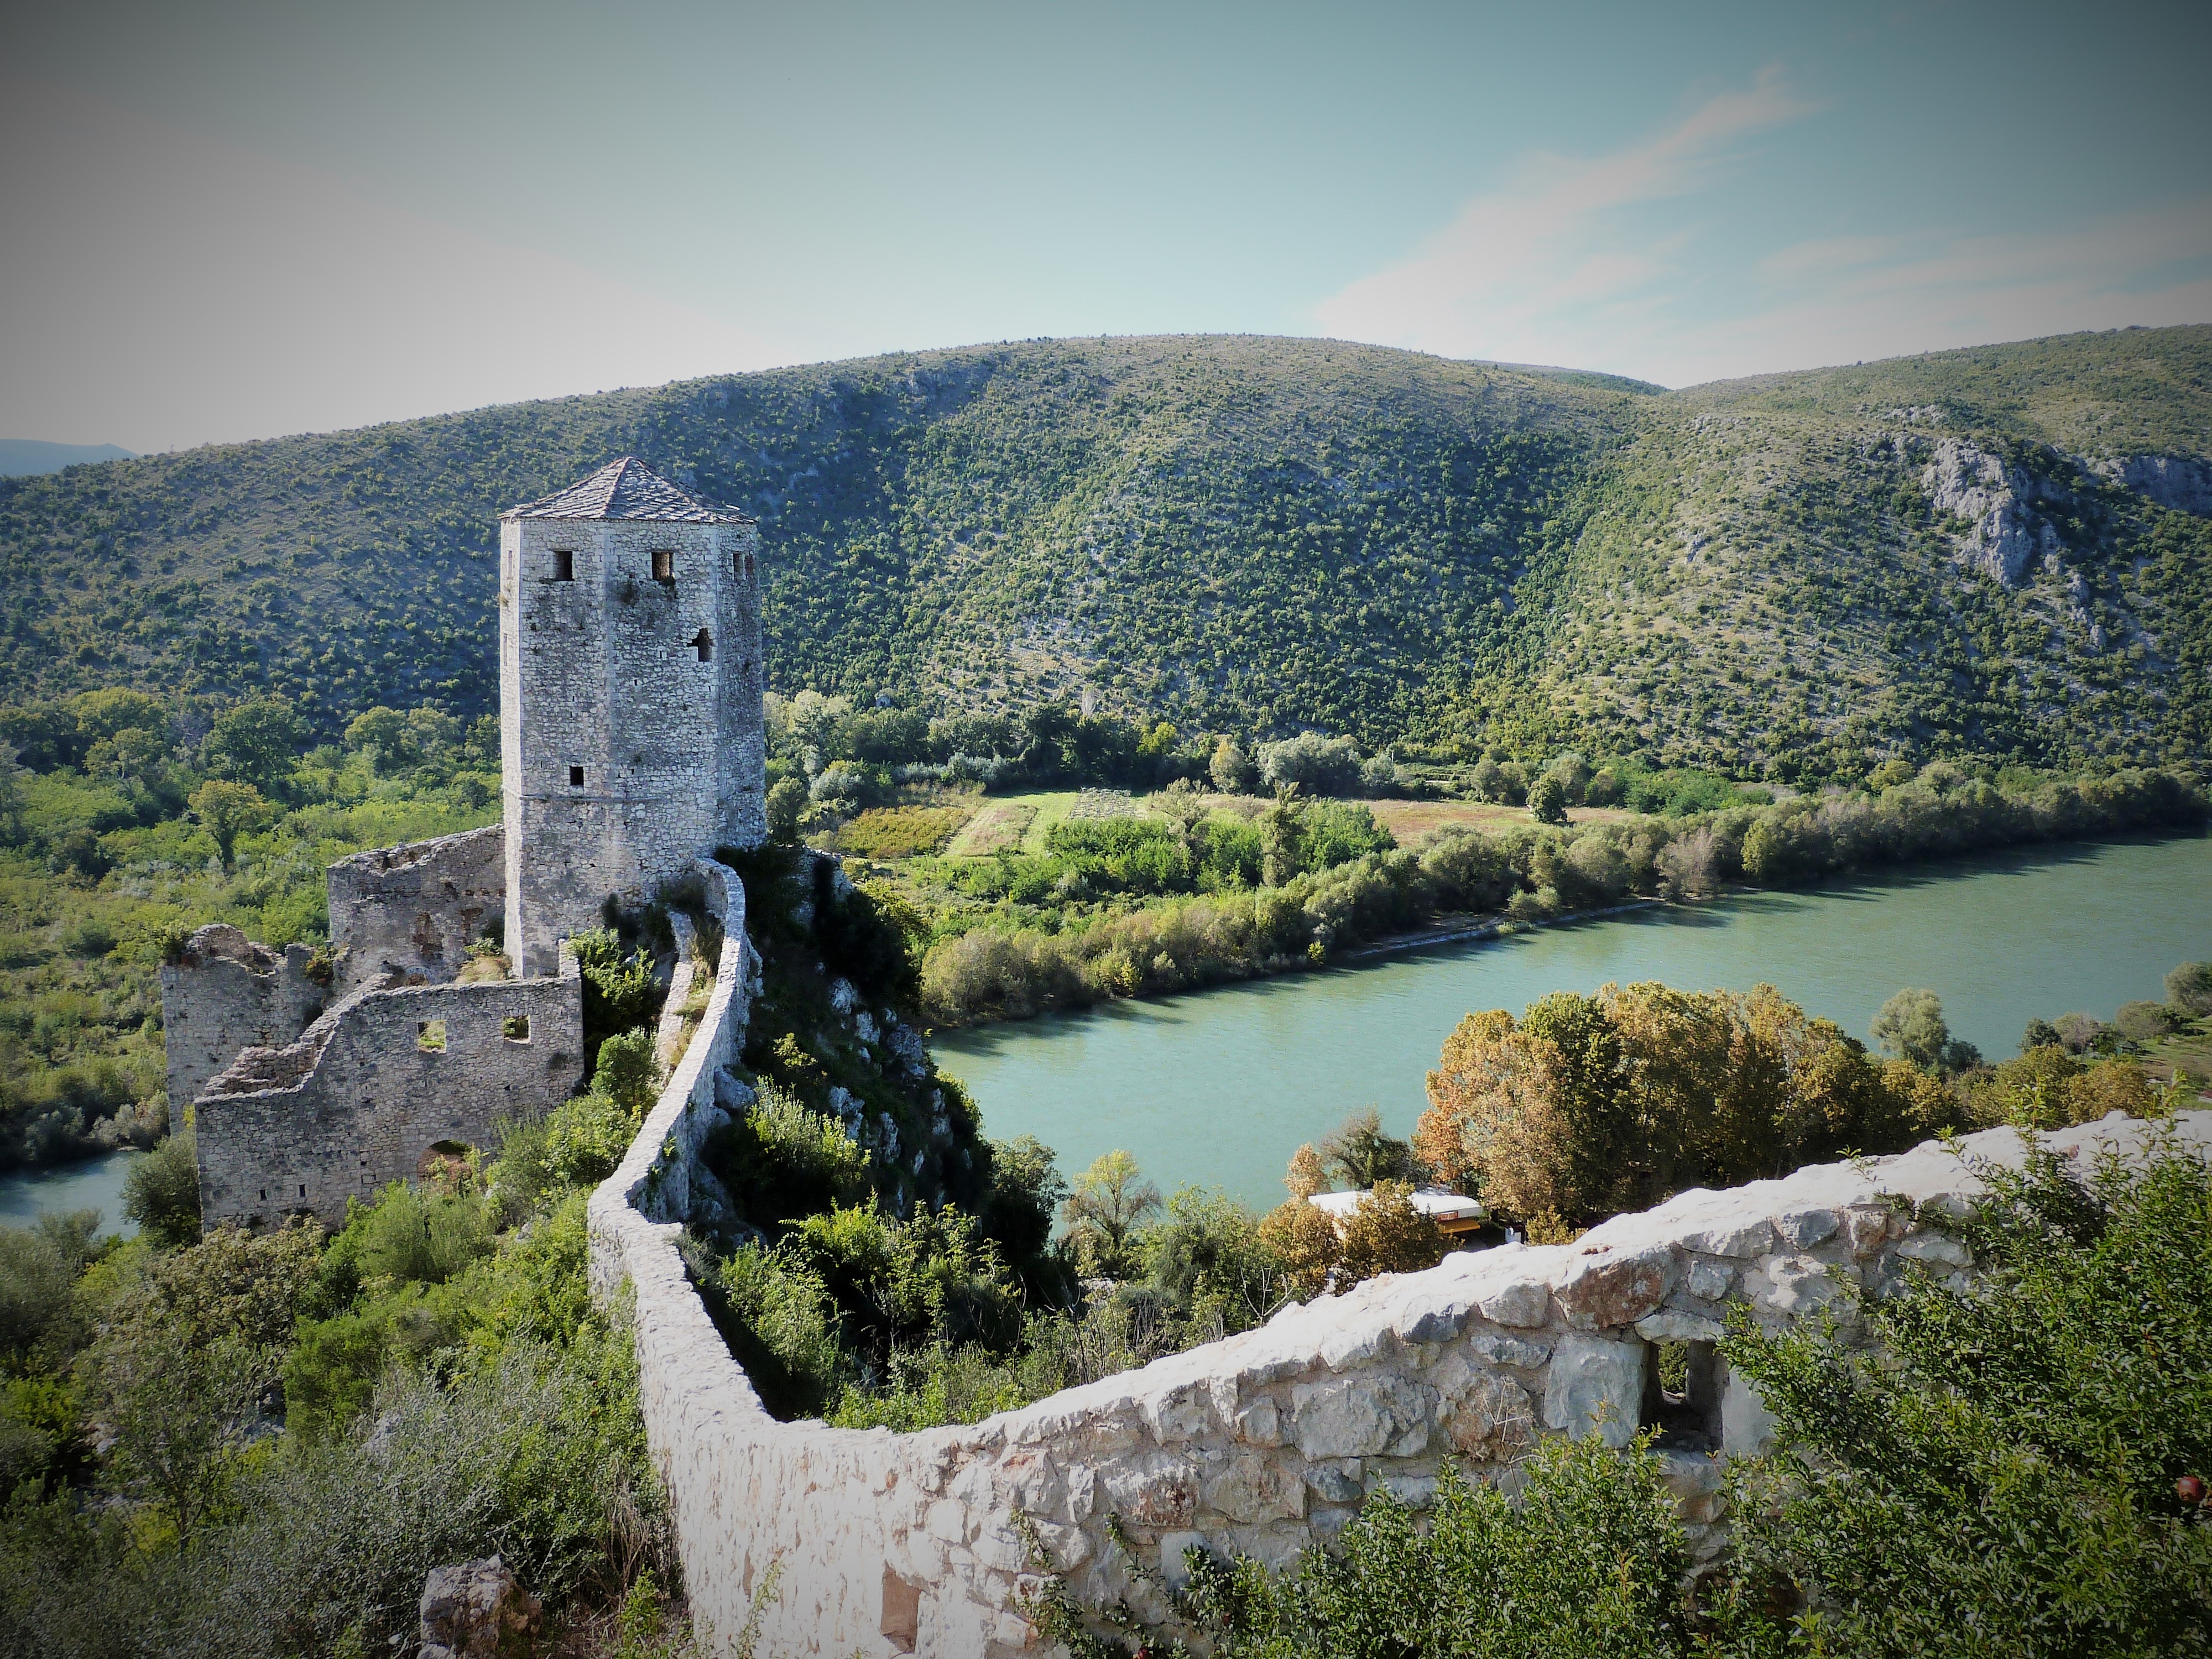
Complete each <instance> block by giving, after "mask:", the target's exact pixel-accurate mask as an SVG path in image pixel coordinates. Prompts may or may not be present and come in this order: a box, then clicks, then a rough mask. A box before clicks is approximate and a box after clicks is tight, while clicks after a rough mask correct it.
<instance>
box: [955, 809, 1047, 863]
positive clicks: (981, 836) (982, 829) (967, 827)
mask: <svg viewBox="0 0 2212 1659" xmlns="http://www.w3.org/2000/svg"><path fill="white" fill-rule="evenodd" d="M1034 817H1036V804H1035V803H1034V802H1032V801H1026V800H993V801H986V802H984V803H983V806H982V810H981V811H979V812H977V813H976V814H975V817H971V818H969V820H968V822H967V823H964V824H963V825H962V826H961V827H960V832H959V833H958V834H957V835H956V836H953V837H952V840H951V842H950V843H948V844H947V845H946V847H945V855H946V856H947V857H948V858H956V859H967V858H988V857H989V856H990V855H991V854H994V853H1012V852H1016V851H1018V850H1019V849H1020V848H1021V844H1022V837H1023V836H1024V835H1025V834H1026V833H1027V832H1028V829H1029V827H1030V819H1032V818H1034Z"/></svg>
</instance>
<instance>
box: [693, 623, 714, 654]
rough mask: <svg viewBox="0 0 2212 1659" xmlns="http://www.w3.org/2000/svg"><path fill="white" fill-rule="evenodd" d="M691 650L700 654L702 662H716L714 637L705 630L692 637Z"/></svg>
mask: <svg viewBox="0 0 2212 1659" xmlns="http://www.w3.org/2000/svg"><path fill="white" fill-rule="evenodd" d="M691 648H692V649H693V650H695V651H696V652H697V653H699V660H700V661H701V662H712V661H714V635H712V634H709V633H708V631H707V630H706V629H703V628H702V629H700V630H699V631H698V632H697V633H696V634H694V635H692V636H691Z"/></svg>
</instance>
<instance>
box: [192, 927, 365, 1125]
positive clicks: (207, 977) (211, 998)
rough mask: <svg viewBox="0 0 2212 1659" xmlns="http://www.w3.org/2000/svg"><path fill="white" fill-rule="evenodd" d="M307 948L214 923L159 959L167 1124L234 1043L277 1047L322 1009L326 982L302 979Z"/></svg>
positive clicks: (234, 1049)
mask: <svg viewBox="0 0 2212 1659" xmlns="http://www.w3.org/2000/svg"><path fill="white" fill-rule="evenodd" d="M312 956H313V952H312V951H309V950H308V949H307V946H306V945H288V946H286V947H285V948H284V949H283V950H282V951H273V950H271V949H270V948H269V947H268V946H267V945H256V944H254V943H253V942H252V940H250V939H247V938H246V935H245V934H244V933H240V931H239V930H238V929H237V928H235V927H231V926H230V925H229V924H228V923H227V922H213V923H210V925H209V926H207V927H203V928H201V929H199V931H198V932H197V933H194V934H193V935H192V936H191V939H190V940H189V941H188V942H187V943H186V945H185V949H184V951H183V953H182V955H180V956H179V958H178V959H177V960H176V961H175V962H173V963H163V964H162V966H161V1020H162V1025H163V1037H164V1044H163V1046H164V1048H166V1050H167V1068H168V1084H169V1127H171V1128H178V1127H181V1126H182V1125H183V1123H184V1121H185V1107H187V1106H189V1105H190V1104H191V1103H192V1102H193V1101H195V1100H197V1098H198V1097H199V1096H200V1092H201V1091H203V1090H204V1089H205V1088H206V1087H207V1085H208V1083H209V1081H210V1079H213V1078H214V1077H215V1076H216V1073H219V1072H221V1071H222V1069H223V1068H224V1067H225V1066H228V1065H229V1064H230V1062H231V1061H232V1060H234V1059H235V1058H236V1057H237V1054H238V1052H239V1050H240V1049H241V1048H251V1047H261V1048H281V1047H283V1045H284V1044H286V1043H289V1042H291V1041H292V1039H293V1038H295V1037H296V1036H299V1035H300V1033H301V1031H302V1030H305V1029H306V1028H307V1023H308V1022H309V1021H310V1020H312V1019H313V1018H315V1017H316V1016H317V1015H318V1014H319V1013H321V1012H322V1011H323V1006H324V1003H325V997H326V991H325V987H322V986H319V985H317V984H315V983H314V982H313V981H311V980H309V979H308V977H307V963H308V961H309V958H310V957H312Z"/></svg>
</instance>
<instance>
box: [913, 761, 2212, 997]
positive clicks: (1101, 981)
mask: <svg viewBox="0 0 2212 1659" xmlns="http://www.w3.org/2000/svg"><path fill="white" fill-rule="evenodd" d="M2207 812H2208V803H2207V800H2206V797H2205V794H2204V792H2203V787H2202V786H2201V785H2199V784H2198V783H2197V781H2195V780H2194V779H2193V778H2191V777H2190V776H2188V775H2185V774H2182V773H2179V772H2175V771H2170V770H2166V769H2152V770H2145V771H2135V770H2129V771H2121V772H2115V773H2112V774H2111V775H2106V776H2101V777H2087V778H2081V779H2077V780H2073V781H2046V782H2043V783H2041V784H2039V785H2036V786H2035V787H2033V788H2031V789H2025V790H2008V789H2004V788H2001V787H1998V786H1996V785H1995V784H1992V783H1990V782H1989V781H1986V780H1983V779H1978V778H1972V777H1969V776H1967V775H1965V774H1964V773H1962V772H1960V770H1959V769H1956V768H1954V767H1952V766H1950V765H1949V764H1948V763H1943V762H1937V763H1934V764H1932V765H1930V766H1929V767H1927V768H1925V769H1923V770H1922V771H1921V772H1920V773H1919V774H1918V775H1917V776H1914V777H1912V778H1911V779H1910V780H1909V781H1903V782H1893V783H1890V784H1888V786H1887V787H1883V788H1881V789H1880V790H1879V791H1878V792H1869V793H1857V794H1850V795H1840V794H1839V795H1836V796H1828V797H1822V798H1820V799H1802V800H1793V801H1786V802H1784V803H1781V804H1779V805H1769V806H1762V807H1735V808H1731V809H1729V810H1727V811H1721V812H1717V813H1710V814H1694V815H1692V816H1690V817H1685V818H1680V819H1671V820H1670V819H1659V818H1644V819H1638V820H1635V821H1632V822H1630V823H1590V824H1583V825H1578V826H1575V827H1572V828H1570V829H1561V828H1556V827H1542V826H1534V825H1532V826H1531V827H1529V828H1528V829H1518V830H1515V831H1513V832H1510V833H1509V834H1504V835H1488V834H1484V833H1480V832H1477V831H1474V830H1468V829H1446V830H1443V831H1439V832H1437V834H1435V835H1433V836H1431V837H1430V838H1429V839H1428V840H1427V841H1426V842H1424V843H1423V844H1422V845H1421V846H1420V847H1419V848H1416V849H1404V848H1395V849H1390V850H1384V851H1376V852H1370V853H1366V854H1361V855H1359V856H1358V857H1355V858H1353V859H1351V860H1348V861H1346V862H1342V863H1340V864H1337V865H1335V866H1333V867H1328V868H1322V869H1309V868H1299V869H1286V870H1283V871H1279V872H1278V874H1277V877H1276V878H1275V879H1274V880H1273V881H1268V882H1264V883H1263V884H1262V885H1261V886H1260V887H1257V888H1255V889H1250V890H1238V891H1224V892H1217V893H1213V894H1209V895H1205V896H1197V897H1192V898H1186V899H1168V900H1165V901H1164V902H1158V903H1154V904H1152V905H1150V906H1147V907H1146V908H1140V909H1131V910H1126V911H1121V912H1119V913H1109V914H1103V915H1082V916H1077V917H1073V918H1072V919H1070V920H1069V921H1067V922H1066V925H1065V926H1064V927H1061V928H1060V930H1059V931H1048V930H1046V929H1044V928H1041V927H1019V926H1014V927H1007V926H1003V925H996V924H994V921H993V920H992V919H989V918H986V919H984V920H982V921H980V922H978V923H976V924H975V925H974V926H972V927H969V929H968V930H967V931H966V932H964V933H961V934H960V935H959V936H958V937H957V938H954V939H946V940H943V941H941V942H939V943H937V944H934V945H932V946H931V947H930V949H929V951H928V953H927V958H926V959H925V961H924V963H923V964H922V988H923V997H924V1002H925V1006H926V1007H927V1012H928V1014H929V1016H930V1018H932V1019H933V1021H935V1022H936V1023H937V1024H942V1025H961V1024H972V1023H974V1022H975V1021H978V1020H986V1019H997V1018H1026V1017H1027V1016H1029V1015H1030V1014H1034V1013H1036V1012H1041V1011H1042V1010H1044V1009H1047V1008H1054V1007H1074V1006H1085V1005H1087V1004H1089V1003H1092V1002H1097V1001H1102V1000H1107V999H1109V998H1113V997H1126V996H1146V995H1163V994H1169V993H1172V992H1176V991H1182V990H1188V989H1190V988H1192V987H1197V986H1202V985H1207V984H1212V983H1217V982H1219V981H1225V980H1234V979H1246V978H1251V977H1254V976H1256V975H1263V974H1271V973H1279V972H1283V971H1286V970H1289V969H1296V968H1300V967H1304V966H1306V965H1309V964H1315V963H1325V962H1327V961H1328V959H1329V958H1330V957H1331V956H1332V955H1333V954H1336V953H1340V952H1341V951H1344V950H1346V949H1347V948H1350V947H1352V946H1355V945H1360V944H1362V943H1364V942H1368V941H1371V940H1374V939H1381V938H1384V937H1386V936H1389V935H1390V934H1394V933H1403V932H1407V931H1409V930H1412V929H1414V928H1418V927H1423V926H1425V925H1427V924H1429V923H1431V922H1432V921H1435V920H1436V918H1437V917H1438V916H1440V915H1448V914H1460V913H1471V914H1474V915H1487V916H1491V917H1494V918H1496V919H1497V920H1498V921H1500V922H1501V923H1527V922H1534V921H1542V920H1545V919H1547V918H1550V917H1553V916H1559V915H1569V914H1572V913H1575V912H1578V911H1586V910H1590V909H1595V908H1604V907H1606V906H1608V905H1613V904H1618V903H1621V902H1629V901H1633V900H1636V899H1644V898H1649V899H1661V898H1664V899H1675V898H1690V897H1697V896H1705V895H1709V894H1711V893H1714V892H1717V891H1718V890H1721V889H1722V888H1723V887H1724V886H1726V885H1727V884H1730V883H1734V882H1741V881H1748V882H1753V883H1755V884H1760V885H1788V884H1793V883H1796V882H1801V881H1808V880H1813V879H1816V878H1820V877H1822V876H1825V875H1828V874H1832V873H1834V872H1840V871H1844V870H1851V869H1869V868H1876V867H1880V866H1884V865H1890V864H1900V863H1906V862H1911V861H1914V860H1923V859H1938V858H1944V857H1949V856H1952V855H1954V854H1960V853H1965V852H1970V851H1974V850H1977V849H1980V848H1993V847H2003V846H2010V845H2015V844H2018V843H2021V842H2037V841H2049V840H2059V839H2065V838H2070V837H2079V836H2099V835H2117V834H2123V833H2127V832H2130V831H2136V830H2152V829H2186V828H2192V827H2195V826H2197V825H2201V824H2202V823H2203V822H2204V820H2205V817H2206V816H2207Z"/></svg>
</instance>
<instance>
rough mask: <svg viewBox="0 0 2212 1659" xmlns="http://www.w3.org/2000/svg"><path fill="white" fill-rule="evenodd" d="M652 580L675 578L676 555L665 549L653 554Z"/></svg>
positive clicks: (666, 580)
mask: <svg viewBox="0 0 2212 1659" xmlns="http://www.w3.org/2000/svg"><path fill="white" fill-rule="evenodd" d="M653 580H655V581H657V582H672V581H674V580H676V555H675V554H674V553H673V552H671V551H667V550H662V551H660V552H658V553H655V554H654V555H653Z"/></svg>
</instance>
